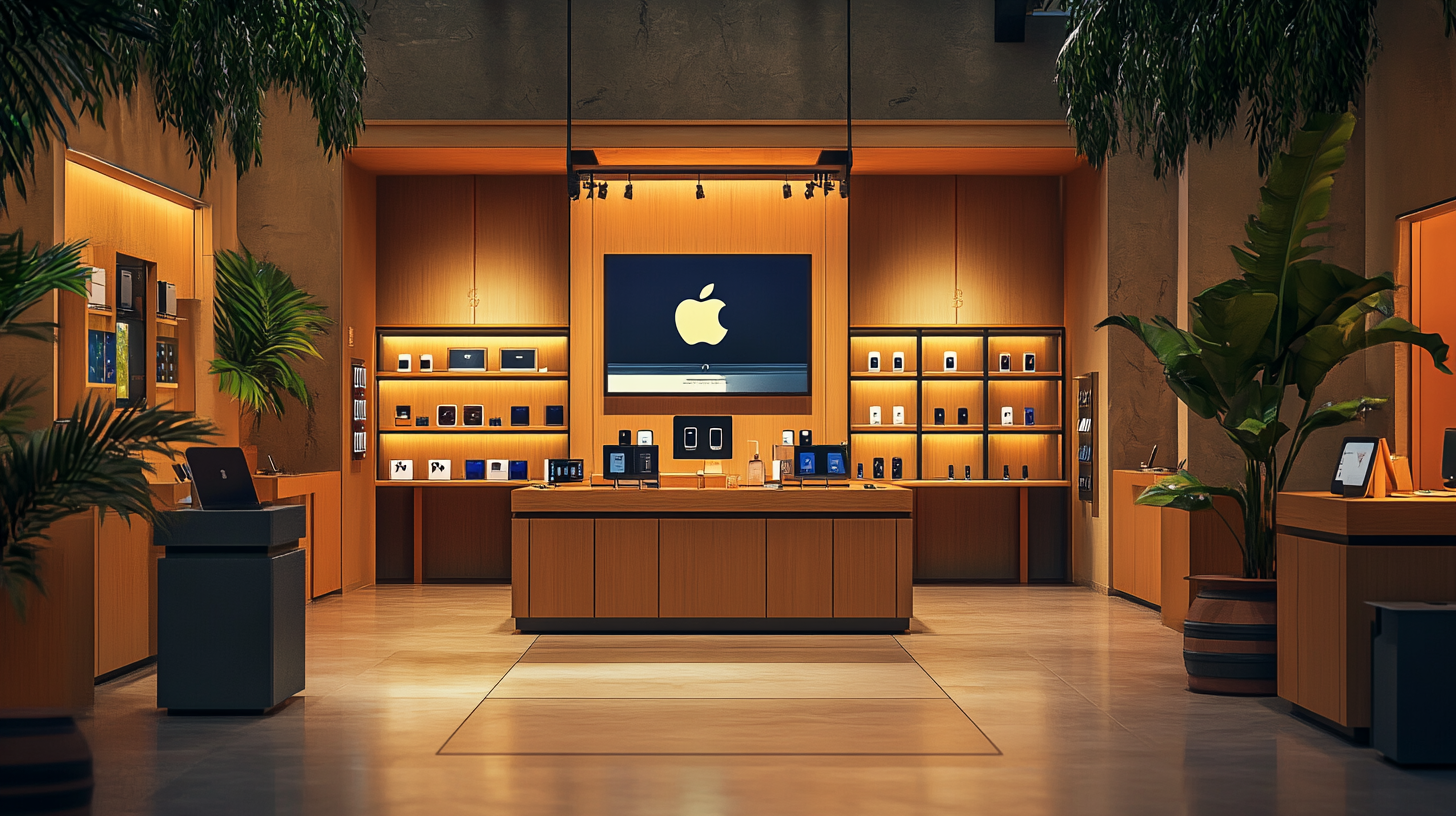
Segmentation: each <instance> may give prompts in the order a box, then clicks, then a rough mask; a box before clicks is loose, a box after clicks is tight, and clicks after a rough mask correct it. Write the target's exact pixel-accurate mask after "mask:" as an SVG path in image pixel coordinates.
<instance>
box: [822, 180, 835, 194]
mask: <svg viewBox="0 0 1456 816" xmlns="http://www.w3.org/2000/svg"><path fill="white" fill-rule="evenodd" d="M824 192H826V193H832V192H834V182H832V181H830V180H829V179H827V178H826V179H824Z"/></svg>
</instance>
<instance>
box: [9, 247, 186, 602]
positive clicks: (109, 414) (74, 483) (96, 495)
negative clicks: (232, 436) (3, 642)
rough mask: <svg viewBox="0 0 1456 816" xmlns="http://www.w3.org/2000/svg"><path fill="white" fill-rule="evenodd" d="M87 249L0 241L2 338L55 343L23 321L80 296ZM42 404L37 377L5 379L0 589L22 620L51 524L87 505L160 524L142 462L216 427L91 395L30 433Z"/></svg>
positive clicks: (47, 329)
mask: <svg viewBox="0 0 1456 816" xmlns="http://www.w3.org/2000/svg"><path fill="white" fill-rule="evenodd" d="M84 244H85V242H84V241H82V242H77V243H71V244H60V245H56V246H51V247H47V248H46V249H43V250H42V249H39V248H35V247H32V248H29V249H27V248H26V246H25V239H24V237H23V236H22V235H21V234H20V233H18V232H17V233H9V234H5V235H0V338H3V337H16V338H24V339H28V340H39V341H41V342H48V341H51V340H53V339H54V333H53V329H54V328H55V324H54V323H50V322H38V323H24V322H21V321H20V317H21V316H22V315H23V314H25V313H26V312H27V310H29V309H30V307H32V306H34V305H35V304H36V303H39V302H40V300H41V298H43V297H45V296H46V295H47V294H48V293H50V292H51V291H53V290H60V291H64V292H72V293H74V294H75V295H78V296H84V295H85V293H86V288H85V280H86V278H87V277H88V276H89V272H90V270H89V268H87V267H85V266H83V265H82V264H81V258H80V253H81V247H82V246H83V245H84ZM41 396H45V392H44V389H42V388H41V386H40V382H39V381H38V380H36V379H34V378H28V379H27V378H19V377H11V378H10V379H9V381H7V382H6V383H5V384H4V385H3V386H0V586H3V588H4V592H5V594H6V595H8V596H9V598H10V602H11V604H12V605H13V606H14V607H15V611H16V613H17V614H18V615H19V616H20V617H21V618H22V619H24V617H25V609H26V599H27V593H28V589H29V587H30V586H34V587H35V588H36V589H37V590H39V591H41V592H44V591H45V583H44V581H43V580H42V577H41V570H40V563H41V562H40V556H41V553H42V551H43V550H44V548H45V542H46V541H47V540H48V536H47V532H46V531H47V530H48V529H49V528H50V526H51V525H52V524H54V523H56V522H57V521H60V520H61V519H63V518H65V517H66V516H69V515H72V514H74V513H79V512H82V511H84V510H88V509H90V508H92V507H99V508H103V509H109V510H114V511H116V512H117V513H119V514H121V515H122V517H124V518H127V519H130V516H131V515H132V514H136V515H139V516H141V517H142V518H145V519H147V520H148V521H151V522H153V523H160V521H161V517H160V516H159V514H158V513H157V510H156V508H155V507H153V505H152V493H151V488H150V486H149V485H148V484H147V474H148V473H150V472H152V470H153V465H152V464H151V463H150V462H149V461H148V460H147V458H146V457H148V456H151V457H153V458H155V459H165V458H170V457H171V456H172V455H173V454H174V453H175V450H176V447H177V446H179V445H185V444H195V443H199V442H202V441H203V440H204V439H205V438H206V437H207V436H209V435H210V434H211V433H212V432H213V427H212V423H210V422H208V421H206V420H202V419H197V418H195V417H193V416H192V415H191V414H184V413H179V412H176V411H168V410H164V409H160V408H149V407H146V406H145V405H143V404H141V403H138V404H135V405H133V406H131V407H128V408H124V409H122V410H120V411H118V410H116V405H115V403H114V402H112V401H111V400H107V399H100V398H95V397H88V398H87V399H85V400H84V401H82V402H81V403H80V404H78V405H76V406H75V408H74V409H72V411H71V413H70V415H69V417H65V418H63V419H61V420H59V421H57V422H54V423H47V424H46V425H45V426H44V427H42V428H38V429H36V428H32V427H31V426H32V425H33V422H32V419H33V418H34V415H35V409H34V401H35V399H36V398H37V397H41Z"/></svg>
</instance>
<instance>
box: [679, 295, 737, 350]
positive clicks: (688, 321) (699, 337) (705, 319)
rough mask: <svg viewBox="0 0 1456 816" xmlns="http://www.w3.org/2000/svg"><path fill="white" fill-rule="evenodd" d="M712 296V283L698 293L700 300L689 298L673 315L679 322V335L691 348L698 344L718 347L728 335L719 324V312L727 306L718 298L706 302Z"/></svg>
mask: <svg viewBox="0 0 1456 816" xmlns="http://www.w3.org/2000/svg"><path fill="white" fill-rule="evenodd" d="M711 294H713V284H711V283H710V284H708V285H707V286H704V287H703V291H701V292H699V293H698V300H693V299H692V298H688V299H687V300H684V301H683V302H682V303H679V304H678V305H677V312H676V313H674V315H673V317H674V319H675V320H676V321H677V333H678V334H680V335H682V339H683V342H684V343H687V344H688V345H690V346H695V345H697V344H698V343H707V344H708V345H710V346H716V345H718V344H719V343H720V342H722V341H723V336H724V335H726V334H727V333H728V330H727V329H725V328H723V324H722V323H719V322H718V312H719V311H721V310H722V309H723V307H724V306H725V305H727V304H725V303H724V302H723V301H721V300H719V299H717V298H713V299H712V300H704V298H706V297H707V296H708V295H711Z"/></svg>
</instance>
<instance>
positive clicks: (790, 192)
mask: <svg viewBox="0 0 1456 816" xmlns="http://www.w3.org/2000/svg"><path fill="white" fill-rule="evenodd" d="M793 197H794V191H793V190H791V189H789V183H788V182H787V181H786V182H784V198H793Z"/></svg>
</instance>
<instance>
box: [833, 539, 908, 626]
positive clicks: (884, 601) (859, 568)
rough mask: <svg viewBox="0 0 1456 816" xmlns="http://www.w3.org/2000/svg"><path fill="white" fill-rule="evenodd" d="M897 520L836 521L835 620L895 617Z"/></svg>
mask: <svg viewBox="0 0 1456 816" xmlns="http://www.w3.org/2000/svg"><path fill="white" fill-rule="evenodd" d="M895 532H896V531H895V520H894V519H835V520H834V617H836V618H893V617H895V566H896V564H895V561H896V557H895V556H896V552H895V544H896V535H895Z"/></svg>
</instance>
